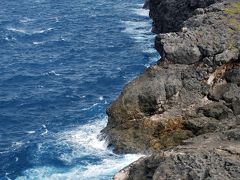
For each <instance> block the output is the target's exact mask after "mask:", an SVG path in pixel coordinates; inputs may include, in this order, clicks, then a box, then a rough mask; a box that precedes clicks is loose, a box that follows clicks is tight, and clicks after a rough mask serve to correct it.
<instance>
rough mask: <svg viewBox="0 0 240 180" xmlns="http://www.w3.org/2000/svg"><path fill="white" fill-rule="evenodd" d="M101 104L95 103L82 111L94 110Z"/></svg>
mask: <svg viewBox="0 0 240 180" xmlns="http://www.w3.org/2000/svg"><path fill="white" fill-rule="evenodd" d="M98 104H99V103H94V104H93V105H91V106H90V107H87V108H83V109H82V111H88V110H90V109H92V108H94V107H95V106H97V105H98Z"/></svg>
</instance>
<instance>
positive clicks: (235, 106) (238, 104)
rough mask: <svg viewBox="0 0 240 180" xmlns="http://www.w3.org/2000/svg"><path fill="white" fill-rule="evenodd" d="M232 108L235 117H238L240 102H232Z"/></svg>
mask: <svg viewBox="0 0 240 180" xmlns="http://www.w3.org/2000/svg"><path fill="white" fill-rule="evenodd" d="M232 108H233V112H234V114H235V115H239V114H240V100H239V99H237V100H234V101H233V102H232Z"/></svg>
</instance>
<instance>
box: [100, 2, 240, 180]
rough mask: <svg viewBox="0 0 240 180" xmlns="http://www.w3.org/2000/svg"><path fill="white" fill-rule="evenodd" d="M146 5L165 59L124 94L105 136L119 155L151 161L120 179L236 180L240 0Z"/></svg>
mask: <svg viewBox="0 0 240 180" xmlns="http://www.w3.org/2000/svg"><path fill="white" fill-rule="evenodd" d="M146 2H148V1H146ZM148 5H149V9H150V17H151V18H152V19H153V29H152V31H153V32H155V33H156V34H157V36H156V39H155V48H156V49H157V51H158V52H159V53H160V55H161V60H159V61H158V62H157V64H155V65H152V66H150V67H149V68H147V69H146V71H145V72H144V73H143V74H141V75H139V76H138V77H137V78H135V79H134V80H133V81H131V82H129V83H128V84H127V85H126V86H125V87H124V89H123V91H122V93H121V94H120V96H119V97H118V98H117V99H116V100H115V101H114V102H113V103H112V104H111V106H110V107H109V108H108V109H107V115H108V124H107V127H106V128H104V129H103V130H102V133H103V134H105V135H106V136H107V137H108V139H109V145H110V146H113V147H114V152H115V153H119V154H123V153H144V154H152V155H151V156H147V157H144V158H140V159H139V160H138V161H136V162H134V163H132V164H130V165H129V166H128V167H126V168H124V169H123V170H121V171H120V172H119V173H117V174H116V175H115V179H118V180H122V179H139V178H140V179H179V178H180V179H182V178H183V179H184V178H187V179H189V178H193V179H196V178H197V179H198V178H199V179H201V178H204V177H205V178H210V179H211V178H224V179H234V178H237V177H239V176H240V170H239V168H237V167H239V166H240V164H239V162H240V157H239V154H240V152H239V149H240V138H239V137H240V136H239V130H240V126H239V125H240V109H239V107H240V87H239V86H240V73H239V72H240V64H239V62H240V52H239V49H240V44H239V42H240V39H239V37H240V29H239V27H240V24H239V21H238V20H239V19H240V13H239V9H240V2H239V0H231V1H222V0H214V1H210V0H203V1H198V0H193V1H191V2H189V1H187V0H181V1H171V2H169V1H167V0H162V1H160V2H159V1H157V0H150V1H149V4H148ZM179 7H180V8H179ZM226 163H227V164H229V167H228V168H226V166H225V164H226ZM170 169H172V170H171V171H170ZM213 169H215V170H214V171H213ZM220 172H221V173H220Z"/></svg>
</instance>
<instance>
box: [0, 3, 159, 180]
mask: <svg viewBox="0 0 240 180" xmlns="http://www.w3.org/2000/svg"><path fill="white" fill-rule="evenodd" d="M142 3H143V0H131V1H127V0H114V1H113V0H21V1H20V0H11V1H10V0H1V1H0V179H18V180H25V179H64V180H65V179H80V180H85V179H88V180H89V179H97V180H100V179H103V180H106V179H111V177H112V175H113V174H114V173H116V172H117V171H119V170H120V169H121V168H123V167H124V166H126V165H127V164H129V163H131V162H133V161H134V160H136V159H138V158H139V156H140V155H116V154H114V153H112V151H111V150H110V149H107V145H106V142H105V141H100V140H99V139H98V134H99V132H100V131H101V129H103V128H104V126H106V123H107V117H106V114H105V109H106V107H107V106H109V104H110V103H111V102H112V101H113V100H114V99H115V98H116V97H117V96H118V94H119V93H120V91H121V89H122V88H123V86H124V84H126V83H127V82H128V81H129V80H131V79H133V78H134V77H135V76H136V75H138V74H139V73H141V72H143V71H144V69H145V68H146V67H147V66H149V64H151V63H154V61H156V60H157V59H158V54H157V53H156V51H155V50H154V48H153V37H154V35H152V34H151V33H150V29H151V22H150V20H149V18H148V11H146V10H142V9H141V7H142Z"/></svg>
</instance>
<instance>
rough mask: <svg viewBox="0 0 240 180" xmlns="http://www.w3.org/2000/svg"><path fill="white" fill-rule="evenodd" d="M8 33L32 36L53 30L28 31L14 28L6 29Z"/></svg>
mask: <svg viewBox="0 0 240 180" xmlns="http://www.w3.org/2000/svg"><path fill="white" fill-rule="evenodd" d="M6 29H7V30H8V31H12V32H17V33H22V34H27V35H33V34H42V33H45V32H48V31H52V30H53V28H47V29H40V30H39V29H37V30H30V29H29V30H28V29H24V28H15V27H8V28H6Z"/></svg>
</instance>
